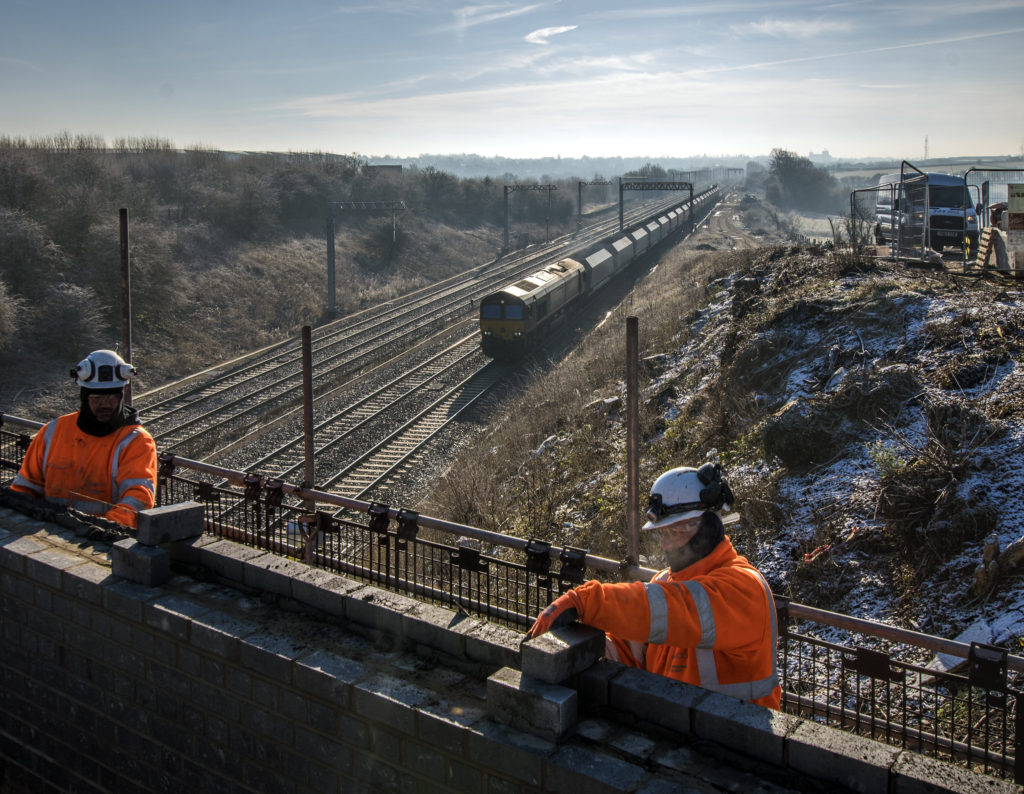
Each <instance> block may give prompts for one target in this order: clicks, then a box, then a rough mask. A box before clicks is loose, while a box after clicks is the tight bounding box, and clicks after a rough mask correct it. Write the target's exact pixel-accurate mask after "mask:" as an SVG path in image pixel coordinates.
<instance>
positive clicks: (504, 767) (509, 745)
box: [466, 720, 557, 788]
mask: <svg viewBox="0 0 1024 794" xmlns="http://www.w3.org/2000/svg"><path fill="white" fill-rule="evenodd" d="M556 747H557V745H556V744H555V743H554V742H553V741H551V740H549V739H544V738H542V737H540V736H537V735H535V734H532V733H528V732H522V731H519V730H516V729H515V728H513V727H511V726H509V725H502V724H501V723H498V722H494V721H491V720H482V721H480V722H478V723H477V724H475V725H474V726H473V727H472V728H469V729H468V730H467V731H466V749H467V751H468V753H469V761H470V762H471V763H474V764H477V765H478V766H482V767H486V768H487V769H488V770H491V771H493V772H496V773H497V774H499V775H504V776H505V777H509V778H511V779H512V780H516V781H522V782H523V783H525V784H526V785H528V786H533V787H535V788H536V787H539V786H540V785H541V783H542V781H543V779H544V761H545V759H547V758H548V757H549V756H550V755H551V753H552V752H554V750H555V749H556Z"/></svg>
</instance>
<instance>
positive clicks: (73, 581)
mask: <svg viewBox="0 0 1024 794" xmlns="http://www.w3.org/2000/svg"><path fill="white" fill-rule="evenodd" d="M111 576H112V573H111V571H110V568H108V567H107V566H105V565H98V564H97V563H94V562H86V563H83V564H81V565H76V566H74V567H73V568H65V569H64V575H63V587H64V592H65V593H66V594H67V595H69V596H71V597H72V598H77V599H78V600H80V601H85V602H87V603H90V604H101V603H103V584H104V583H105V582H107V581H109V580H110V577H111Z"/></svg>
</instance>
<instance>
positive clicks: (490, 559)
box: [0, 414, 1024, 783]
mask: <svg viewBox="0 0 1024 794" xmlns="http://www.w3.org/2000/svg"><path fill="white" fill-rule="evenodd" d="M5 418H6V419H8V420H11V419H12V418H11V417H4V416H3V415H2V414H0V485H7V484H9V482H10V480H11V478H12V477H13V475H14V473H15V472H16V471H17V468H18V466H19V465H20V461H21V459H22V457H23V456H24V451H25V449H26V448H27V446H28V441H29V438H30V435H29V434H26V433H17V432H14V431H13V429H12V426H13V425H16V424H20V425H21V426H22V427H24V428H27V429H31V427H32V426H35V427H38V426H39V425H38V423H31V422H25V421H24V420H17V419H13V421H8V422H7V423H6V424H5V422H4V420H5ZM184 473H187V474H188V476H183V474H184ZM218 483H220V484H218ZM157 491H158V494H157V503H158V504H161V505H163V504H173V503H176V502H182V501H197V502H200V503H201V504H203V505H204V507H205V518H206V528H207V531H208V532H210V533H212V534H215V535H219V536H222V537H225V538H229V539H231V540H234V541H237V542H240V543H245V544H247V545H250V546H255V547H259V548H264V549H268V550H270V551H273V552H276V553H279V554H282V555H285V556H288V557H292V558H296V559H300V560H304V561H305V562H307V563H309V564H312V565H316V566H319V567H323V568H326V569H330V570H334V571H338V572H340V573H344V574H346V575H348V576H352V577H356V578H358V579H361V580H364V581H367V582H370V583H373V584H375V585H377V586H379V587H382V588H385V589H390V590H393V591H396V592H402V593H407V594H409V595H412V596H414V597H416V598H419V599H421V600H425V601H428V602H431V603H435V604H439V605H443V606H446V607H451V608H456V609H462V610H465V611H467V612H470V613H473V614H476V615H479V616H482V617H484V618H486V619H487V620H489V621H494V622H498V623H500V624H502V625H505V626H508V627H512V628H525V627H527V626H529V625H530V623H531V622H532V620H533V618H534V617H535V616H536V614H537V613H538V612H539V611H540V610H541V609H542V608H543V607H545V606H546V605H547V604H548V603H550V601H551V600H552V599H553V598H555V597H557V596H558V595H559V594H561V593H563V592H565V591H566V590H568V589H569V588H571V587H573V586H575V585H577V584H579V583H581V582H583V581H584V580H585V579H587V578H594V577H596V578H604V579H644V580H646V579H649V578H650V577H651V576H652V575H653V574H654V573H655V572H654V571H651V570H649V569H645V568H640V567H637V566H632V565H627V564H624V563H620V562H616V561H614V560H609V559H605V558H601V557H596V556H593V555H590V554H587V552H586V551H585V550H583V549H574V548H568V547H567V548H558V547H555V546H552V545H551V544H549V543H547V542H544V541H541V540H535V539H531V540H524V539H522V538H513V537H509V536H505V535H500V534H498V533H493V532H488V531H486V530H482V529H479V528H475V527H469V526H466V525H461V524H454V523H451V522H446V521H443V520H440V519H436V518H431V517H428V516H420V515H419V514H417V513H416V512H414V511H411V510H403V509H395V508H392V507H390V506H388V505H384V504H379V503H366V502H359V501H357V500H353V499H349V498H346V497H341V496H338V495H335V494H327V493H323V492H319V491H314V490H311V489H303V488H300V487H297V486H293V485H289V484H287V483H283V482H281V481H279V480H272V479H267V478H264V477H261V476H260V475H258V474H251V473H250V474H246V473H243V472H236V471H230V470H226V469H221V468H218V467H215V466H211V465H209V464H203V463H199V462H196V461H189V460H187V459H184V458H178V457H175V456H173V455H168V454H164V455H161V456H160V468H159V475H158V489H157ZM322 507H327V508H329V509H321V508H322ZM339 508H341V510H339ZM776 606H777V610H778V613H779V672H780V677H781V682H782V690H783V704H782V705H783V710H784V711H786V712H789V713H792V714H797V715H800V716H802V717H806V718H808V719H812V720H815V721H817V722H820V723H824V724H827V725H832V726H835V727H839V728H842V729H845V730H849V731H852V732H855V733H857V734H860V735H863V736H868V737H871V738H872V739H875V740H878V741H883V742H887V743H889V744H893V745H896V746H900V747H904V748H907V749H910V750H914V751H917V752H921V753H924V754H927V755H930V756H933V757H936V758H940V759H944V760H947V761H953V762H955V763H958V764H962V765H964V766H967V767H969V768H972V769H975V770H978V771H982V772H984V773H987V774H992V775H995V776H1000V777H1008V778H1012V779H1013V780H1014V781H1015V782H1017V783H1022V782H1024V769H1022V768H1019V765H1018V763H1017V759H1018V758H1021V757H1022V753H1021V747H1020V746H1019V742H1020V741H1022V740H1024V729H1022V728H1020V727H1019V726H1018V720H1020V719H1021V718H1022V717H1024V702H1022V698H1024V694H1022V690H1021V687H1020V676H1021V674H1022V673H1024V658H1022V657H1019V656H1011V655H1009V654H1008V653H1007V651H1006V650H1005V649H1003V648H998V647H995V646H988V645H980V644H978V643H971V644H969V645H968V644H965V643H961V642H956V641H953V640H946V639H943V638H939V637H933V636H930V635H926V634H922V633H919V632H913V631H907V630H903V629H898V628H894V627H891V626H886V625H883V624H880V623H876V622H873V621H868V620H863V619H859V618H854V617H851V616H848V615H839V614H836V613H831V612H827V611H824V610H819V609H815V608H813V607H808V606H805V605H802V604H796V603H791V602H789V601H787V600H786V599H784V598H776ZM932 654H943V655H946V656H948V657H954V658H956V659H959V660H962V664H960V665H957V666H954V667H952V669H946V668H936V667H933V666H931V665H926V664H924V661H925V660H926V659H927V658H928V657H930V656H931V655H932ZM1018 737H1021V738H1018ZM1020 766H1024V765H1020Z"/></svg>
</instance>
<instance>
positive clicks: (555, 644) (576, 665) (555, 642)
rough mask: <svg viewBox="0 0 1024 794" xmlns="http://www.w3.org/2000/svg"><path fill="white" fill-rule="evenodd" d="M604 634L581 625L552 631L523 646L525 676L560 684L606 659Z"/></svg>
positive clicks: (577, 624)
mask: <svg viewBox="0 0 1024 794" xmlns="http://www.w3.org/2000/svg"><path fill="white" fill-rule="evenodd" d="M604 646H605V637H604V632H603V631H601V630H599V629H595V628H593V627H591V626H585V625H583V624H582V623H574V624H572V625H570V626H563V627H562V628H558V629H552V630H551V631H549V632H547V633H546V634H541V635H540V636H539V637H535V638H534V639H532V640H527V641H526V642H524V643H523V647H522V654H523V661H522V664H523V674H524V675H528V676H532V677H534V678H539V679H540V680H541V681H546V682H548V683H549V684H559V683H561V682H563V681H565V680H566V679H568V678H569V677H570V676H572V675H575V674H576V673H578V672H580V671H582V670H586V669H587V668H588V667H590V666H591V665H592V664H594V662H596V661H597V660H598V659H601V658H602V657H604Z"/></svg>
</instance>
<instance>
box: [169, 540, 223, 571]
mask: <svg viewBox="0 0 1024 794" xmlns="http://www.w3.org/2000/svg"><path fill="white" fill-rule="evenodd" d="M221 540H222V538H219V537H217V536H216V535H207V534H203V535H200V536H199V537H196V538H185V539H184V540H179V541H175V542H174V543H168V544H167V551H168V552H170V555H171V562H180V563H184V564H186V565H201V564H202V561H201V559H200V552H201V551H202V549H204V548H206V547H207V546H210V545H212V544H214V543H219V542H220V541H221Z"/></svg>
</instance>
